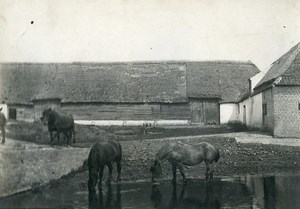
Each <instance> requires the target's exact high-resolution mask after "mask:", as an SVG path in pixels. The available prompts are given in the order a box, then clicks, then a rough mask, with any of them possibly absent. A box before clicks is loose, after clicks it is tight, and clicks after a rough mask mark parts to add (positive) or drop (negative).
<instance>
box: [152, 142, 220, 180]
mask: <svg viewBox="0 0 300 209" xmlns="http://www.w3.org/2000/svg"><path fill="white" fill-rule="evenodd" d="M219 158H220V153H219V150H218V149H216V148H215V147H214V146H213V145H211V144H209V143H207V142H202V143H199V144H196V145H188V144H184V143H182V142H171V143H168V144H166V145H165V146H164V147H162V148H161V149H160V150H159V151H158V152H157V154H156V156H155V160H154V163H153V165H152V166H151V168H150V171H151V172H152V181H155V178H158V177H159V176H161V173H162V172H161V165H160V161H162V160H168V161H169V162H170V163H171V164H172V171H173V183H176V170H177V167H178V168H179V171H180V173H181V175H182V178H183V181H184V183H185V184H186V177H185V174H184V169H183V167H184V166H194V165H198V164H200V163H201V162H202V161H204V162H205V164H206V177H205V179H206V181H207V180H212V179H213V172H214V168H213V163H214V162H218V160H219Z"/></svg>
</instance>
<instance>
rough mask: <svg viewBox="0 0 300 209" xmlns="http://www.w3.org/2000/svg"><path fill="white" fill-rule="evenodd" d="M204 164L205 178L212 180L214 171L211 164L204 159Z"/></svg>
mask: <svg viewBox="0 0 300 209" xmlns="http://www.w3.org/2000/svg"><path fill="white" fill-rule="evenodd" d="M205 164H206V174H205V180H206V181H208V180H212V179H213V173H214V168H213V164H212V163H209V162H207V161H205Z"/></svg>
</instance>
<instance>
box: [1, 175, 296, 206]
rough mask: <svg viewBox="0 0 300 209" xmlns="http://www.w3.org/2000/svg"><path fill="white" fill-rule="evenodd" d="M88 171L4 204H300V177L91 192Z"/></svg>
mask: <svg viewBox="0 0 300 209" xmlns="http://www.w3.org/2000/svg"><path fill="white" fill-rule="evenodd" d="M86 181H87V173H79V174H77V175H75V176H74V177H72V178H70V179H66V180H63V181H62V182H61V183H59V184H57V185H53V186H49V187H47V188H44V189H42V190H41V191H38V192H33V191H28V192H25V193H21V194H18V195H14V196H10V197H7V198H2V199H0V208H84V209H86V208H90V209H92V208H93V209H96V208H110V209H117V208H118V209H120V208H123V209H124V208H125V209H126V208H127V209H140V208H143V209H153V208H176V209H180V208H182V209H183V208H184V209H192V208H255V209H256V208H261V209H264V208H265V209H267V208H279V209H280V208H299V206H300V199H299V198H298V197H299V194H300V184H299V183H300V176H299V175H297V176H295V175H291V176H268V177H260V176H242V177H236V178H226V179H214V182H212V183H211V184H205V182H204V181H203V180H190V181H189V183H188V185H187V186H185V187H184V186H183V185H181V182H178V184H177V185H175V186H173V185H172V184H171V181H162V182H160V184H157V185H153V184H152V183H150V182H139V183H126V182H123V183H122V184H121V185H120V186H118V185H116V184H112V185H111V186H106V185H103V188H102V192H97V193H95V194H89V193H88V191H87V186H86Z"/></svg>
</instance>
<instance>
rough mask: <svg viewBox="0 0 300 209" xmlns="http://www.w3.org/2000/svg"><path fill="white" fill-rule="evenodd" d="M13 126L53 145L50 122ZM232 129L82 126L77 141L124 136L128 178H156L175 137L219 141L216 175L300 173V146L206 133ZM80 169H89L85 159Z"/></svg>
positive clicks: (167, 173) (13, 133)
mask: <svg viewBox="0 0 300 209" xmlns="http://www.w3.org/2000/svg"><path fill="white" fill-rule="evenodd" d="M7 130H8V134H7V135H8V137H10V138H13V139H17V140H22V141H30V142H35V143H38V144H49V141H50V139H49V134H48V132H47V129H46V127H44V126H43V125H42V124H40V123H26V122H18V123H10V124H9V125H8V126H7ZM232 131H233V129H232V127H227V126H206V127H155V128H142V127H96V126H82V125H76V141H77V143H76V144H75V145H72V146H77V147H91V146H92V145H93V144H94V143H95V142H97V141H103V140H108V139H116V140H119V141H121V144H122V146H123V153H124V154H123V164H122V179H123V180H126V181H132V180H134V181H135V180H150V172H149V167H150V163H151V159H153V157H154V155H155V154H156V152H157V151H158V149H159V148H160V147H161V146H163V145H164V144H165V143H166V141H169V140H181V141H183V142H185V143H188V144H196V143H199V142H202V141H206V142H209V143H211V144H213V145H214V146H216V147H217V148H218V149H219V150H220V154H221V158H220V160H219V162H218V163H217V164H216V166H215V173H214V174H215V176H216V177H226V176H236V175H244V174H261V175H270V174H274V173H275V174H279V173H280V174H295V173H299V171H300V147H288V146H278V145H263V144H241V143H237V142H236V140H235V138H234V137H230V136H228V135H226V137H225V136H205V135H203V134H215V133H218V134H220V133H230V132H232ZM201 134H202V135H203V136H199V137H184V139H180V136H193V135H201ZM175 136H176V137H178V136H179V138H176V139H170V138H168V139H164V137H175ZM60 146H65V145H60ZM58 163H59V162H58ZM115 170H116V169H115ZM80 171H83V172H87V170H86V164H85V163H83V167H82V169H80ZM106 173H107V172H106ZM114 173H115V172H114ZM204 173H205V167H204V164H201V165H199V166H194V167H190V168H189V169H186V174H187V178H204ZM71 175H73V174H70V176H71ZM163 178H164V179H168V178H171V166H170V165H169V164H168V163H165V164H164V165H163ZM178 179H180V178H178Z"/></svg>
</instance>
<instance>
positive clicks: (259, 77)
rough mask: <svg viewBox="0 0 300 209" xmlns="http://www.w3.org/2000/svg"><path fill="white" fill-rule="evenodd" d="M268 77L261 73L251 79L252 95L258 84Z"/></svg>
mask: <svg viewBox="0 0 300 209" xmlns="http://www.w3.org/2000/svg"><path fill="white" fill-rule="evenodd" d="M265 75H266V73H265V72H260V73H258V74H256V75H255V76H253V77H251V78H250V80H251V94H252V93H253V89H254V88H255V86H256V85H257V84H258V82H259V81H260V80H261V79H262V78H263V77H264V76H265Z"/></svg>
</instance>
